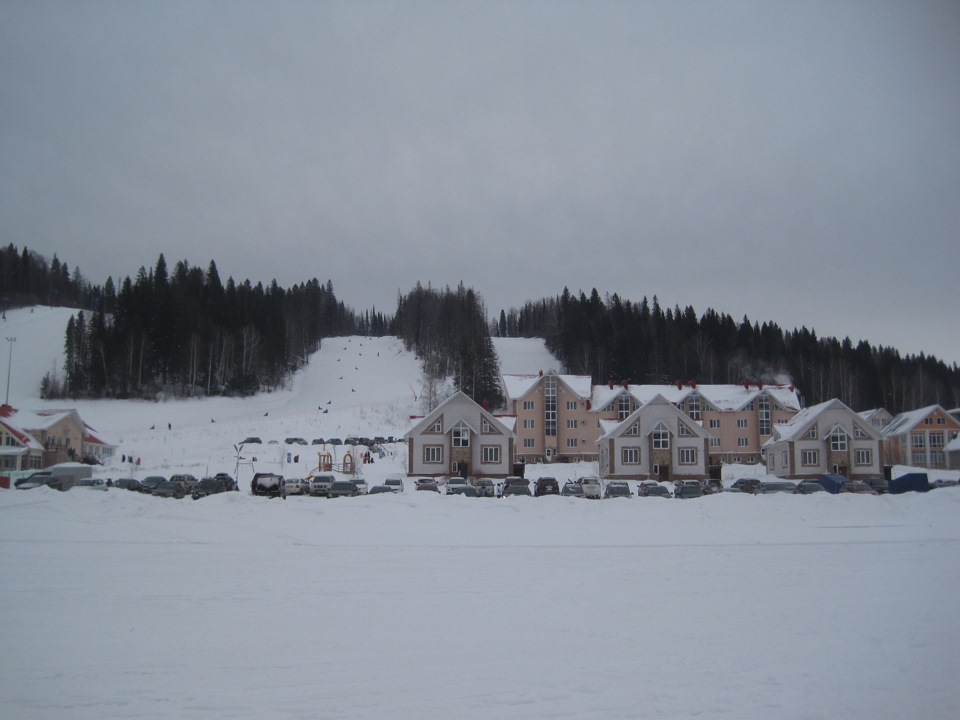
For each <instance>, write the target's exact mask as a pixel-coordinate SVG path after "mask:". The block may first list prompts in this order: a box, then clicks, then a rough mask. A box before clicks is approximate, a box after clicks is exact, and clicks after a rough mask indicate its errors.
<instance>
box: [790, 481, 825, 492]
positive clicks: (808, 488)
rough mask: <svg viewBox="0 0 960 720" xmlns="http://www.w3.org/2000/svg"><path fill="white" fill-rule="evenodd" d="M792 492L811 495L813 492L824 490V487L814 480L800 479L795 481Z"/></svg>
mask: <svg viewBox="0 0 960 720" xmlns="http://www.w3.org/2000/svg"><path fill="white" fill-rule="evenodd" d="M794 492H796V494H797V495H812V494H813V493H818V492H826V489H825V488H824V487H823V485H821V484H820V483H818V482H817V481H816V480H801V481H800V482H798V483H797V488H796V490H794Z"/></svg>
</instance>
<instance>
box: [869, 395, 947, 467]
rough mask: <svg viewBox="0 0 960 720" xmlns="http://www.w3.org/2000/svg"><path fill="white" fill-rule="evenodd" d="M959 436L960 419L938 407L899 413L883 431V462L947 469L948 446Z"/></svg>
mask: <svg viewBox="0 0 960 720" xmlns="http://www.w3.org/2000/svg"><path fill="white" fill-rule="evenodd" d="M958 435H960V420H957V419H956V418H955V417H953V416H952V415H951V414H950V413H949V412H947V411H946V410H944V409H943V408H942V407H940V406H939V405H930V406H928V407H924V408H919V409H917V410H910V411H908V412H903V413H900V414H899V415H897V416H896V417H895V418H893V420H891V421H890V423H889V424H888V425H887V426H886V427H885V428H884V430H883V451H884V456H885V458H886V463H887V464H888V465H909V466H911V467H920V468H929V469H931V470H944V469H947V468H948V467H949V463H948V462H947V445H949V443H950V442H951V441H952V440H953V439H954V438H956V437H957V436H958Z"/></svg>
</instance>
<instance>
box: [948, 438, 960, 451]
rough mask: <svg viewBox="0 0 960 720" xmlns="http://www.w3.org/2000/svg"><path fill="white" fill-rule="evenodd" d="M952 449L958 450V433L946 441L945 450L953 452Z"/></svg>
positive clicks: (959, 448)
mask: <svg viewBox="0 0 960 720" xmlns="http://www.w3.org/2000/svg"><path fill="white" fill-rule="evenodd" d="M954 450H960V435H957V437H955V438H954V439H953V440H951V441H950V442H948V443H947V452H953V451H954Z"/></svg>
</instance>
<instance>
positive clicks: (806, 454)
mask: <svg viewBox="0 0 960 720" xmlns="http://www.w3.org/2000/svg"><path fill="white" fill-rule="evenodd" d="M800 464H801V465H803V466H805V467H810V466H812V465H819V464H820V453H819V452H818V451H817V450H804V451H803V452H801V453H800Z"/></svg>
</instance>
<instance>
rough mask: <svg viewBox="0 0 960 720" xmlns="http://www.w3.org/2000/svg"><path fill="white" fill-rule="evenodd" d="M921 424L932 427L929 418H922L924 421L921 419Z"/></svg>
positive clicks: (931, 421) (931, 419) (931, 420)
mask: <svg viewBox="0 0 960 720" xmlns="http://www.w3.org/2000/svg"><path fill="white" fill-rule="evenodd" d="M923 424H924V425H933V418H930V417H928V418H924V419H923Z"/></svg>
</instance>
